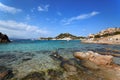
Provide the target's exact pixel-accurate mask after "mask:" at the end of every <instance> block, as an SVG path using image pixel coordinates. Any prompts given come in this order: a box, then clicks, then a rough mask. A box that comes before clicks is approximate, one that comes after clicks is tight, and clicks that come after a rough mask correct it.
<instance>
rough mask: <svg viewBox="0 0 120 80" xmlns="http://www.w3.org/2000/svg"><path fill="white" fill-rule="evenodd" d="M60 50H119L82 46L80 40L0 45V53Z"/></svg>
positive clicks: (115, 47) (30, 41) (26, 41)
mask: <svg viewBox="0 0 120 80" xmlns="http://www.w3.org/2000/svg"><path fill="white" fill-rule="evenodd" d="M60 48H64V49H69V48H71V49H73V50H74V49H75V50H77V49H78V50H81V49H82V50H87V49H95V48H111V49H118V50H119V49H120V46H119V45H100V44H84V43H81V42H80V40H71V41H66V40H56V41H55V40H49V41H47V40H34V41H33V40H15V41H13V42H12V43H7V44H0V51H3V52H5V51H23V52H24V51H25V52H27V51H41V50H47V51H52V50H57V49H60Z"/></svg>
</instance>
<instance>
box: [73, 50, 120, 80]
mask: <svg viewBox="0 0 120 80" xmlns="http://www.w3.org/2000/svg"><path fill="white" fill-rule="evenodd" d="M74 56H75V57H76V58H77V59H79V60H80V61H81V62H82V63H81V65H83V66H84V67H86V68H87V69H90V70H91V71H92V72H94V73H95V74H96V75H98V76H99V77H102V78H104V79H105V80H120V66H119V65H117V64H114V62H113V56H111V55H100V54H98V53H94V52H92V51H88V52H76V53H74Z"/></svg>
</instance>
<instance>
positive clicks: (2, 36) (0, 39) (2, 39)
mask: <svg viewBox="0 0 120 80" xmlns="http://www.w3.org/2000/svg"><path fill="white" fill-rule="evenodd" d="M6 42H10V40H9V38H8V36H7V35H5V34H2V33H1V32H0V43H6Z"/></svg>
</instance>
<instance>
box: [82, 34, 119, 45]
mask: <svg viewBox="0 0 120 80" xmlns="http://www.w3.org/2000/svg"><path fill="white" fill-rule="evenodd" d="M81 42H83V43H95V44H111V45H113V44H115V45H120V35H114V36H108V37H102V38H89V39H85V40H81Z"/></svg>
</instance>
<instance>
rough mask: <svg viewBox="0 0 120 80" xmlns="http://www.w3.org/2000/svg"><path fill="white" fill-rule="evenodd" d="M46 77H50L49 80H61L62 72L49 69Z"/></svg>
mask: <svg viewBox="0 0 120 80" xmlns="http://www.w3.org/2000/svg"><path fill="white" fill-rule="evenodd" d="M48 75H49V76H50V78H49V80H62V78H63V71H61V70H53V69H49V70H48Z"/></svg>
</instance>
